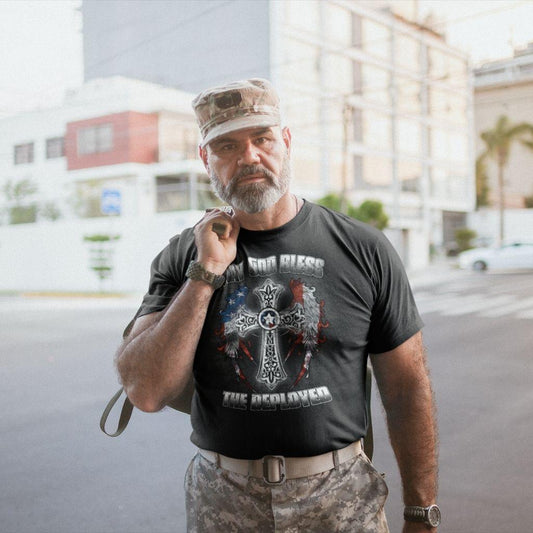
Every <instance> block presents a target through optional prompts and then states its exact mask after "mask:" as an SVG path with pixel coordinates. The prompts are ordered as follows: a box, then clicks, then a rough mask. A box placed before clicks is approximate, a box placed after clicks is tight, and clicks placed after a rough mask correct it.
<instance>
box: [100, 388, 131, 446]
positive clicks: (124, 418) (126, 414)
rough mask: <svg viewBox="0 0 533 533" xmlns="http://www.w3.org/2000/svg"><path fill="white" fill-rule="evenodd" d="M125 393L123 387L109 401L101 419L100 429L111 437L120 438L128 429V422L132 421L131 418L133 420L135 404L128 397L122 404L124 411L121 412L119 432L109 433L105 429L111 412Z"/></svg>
mask: <svg viewBox="0 0 533 533" xmlns="http://www.w3.org/2000/svg"><path fill="white" fill-rule="evenodd" d="M123 391H124V388H123V387H121V388H120V389H119V390H118V391H117V392H116V394H115V395H114V396H113V398H111V400H109V402H108V404H107V405H106V408H105V409H104V412H103V413H102V416H101V418H100V429H101V430H102V431H103V432H104V433H105V434H106V435H108V436H109V437H118V436H119V435H120V434H121V433H122V432H123V431H124V430H125V429H126V426H127V425H128V422H129V421H130V418H131V412H132V411H133V404H132V403H131V402H130V400H129V398H128V397H127V396H126V398H125V400H124V403H123V404H122V411H121V412H120V418H119V421H118V426H117V430H116V431H115V433H108V432H107V431H106V429H105V425H106V422H107V417H108V416H109V413H110V412H111V410H112V409H113V407H114V406H115V404H116V403H117V402H118V399H119V398H120V396H121V394H122V392H123Z"/></svg>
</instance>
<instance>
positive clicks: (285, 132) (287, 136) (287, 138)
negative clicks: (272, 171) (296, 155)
mask: <svg viewBox="0 0 533 533" xmlns="http://www.w3.org/2000/svg"><path fill="white" fill-rule="evenodd" d="M281 135H282V136H283V142H284V143H285V146H286V147H287V152H288V153H289V154H290V153H291V143H292V135H291V130H290V129H289V128H288V127H287V126H285V127H284V128H283V129H282V130H281Z"/></svg>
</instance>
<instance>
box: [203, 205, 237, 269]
mask: <svg viewBox="0 0 533 533" xmlns="http://www.w3.org/2000/svg"><path fill="white" fill-rule="evenodd" d="M239 230H240V226H239V223H238V222H237V220H236V219H235V218H234V217H232V216H231V215H229V214H228V213H225V212H224V211H222V210H220V209H212V210H208V211H207V212H206V214H205V215H204V218H202V220H201V221H200V222H199V223H198V224H197V225H196V226H195V228H194V237H195V242H196V248H197V249H198V261H199V262H200V263H201V264H202V266H203V267H204V268H205V269H206V270H208V271H209V272H213V273H214V274H218V275H221V274H224V272H225V271H226V269H227V268H228V266H229V265H230V264H231V262H232V261H233V260H234V259H235V256H236V254H237V236H238V235H239Z"/></svg>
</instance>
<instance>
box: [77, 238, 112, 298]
mask: <svg viewBox="0 0 533 533" xmlns="http://www.w3.org/2000/svg"><path fill="white" fill-rule="evenodd" d="M118 239H120V235H108V234H105V233H96V234H94V235H85V236H84V237H83V240H84V241H85V242H88V243H89V244H90V246H91V248H90V256H89V262H90V263H89V268H90V269H91V270H93V271H94V273H95V274H96V275H97V277H98V279H99V280H100V292H103V287H104V280H106V279H108V278H110V277H111V274H112V273H113V252H114V250H113V246H112V243H113V241H117V240H118Z"/></svg>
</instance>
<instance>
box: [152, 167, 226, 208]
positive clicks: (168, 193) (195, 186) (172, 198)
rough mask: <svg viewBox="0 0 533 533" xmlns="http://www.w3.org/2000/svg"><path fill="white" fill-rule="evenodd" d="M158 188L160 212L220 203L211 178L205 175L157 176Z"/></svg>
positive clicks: (205, 206)
mask: <svg viewBox="0 0 533 533" xmlns="http://www.w3.org/2000/svg"><path fill="white" fill-rule="evenodd" d="M156 190H157V211H158V212H159V213H162V212H165V211H181V210H187V209H206V208H207V207H213V206H216V205H220V200H219V199H218V198H217V197H216V196H215V194H214V193H213V191H212V190H211V185H210V181H209V178H208V177H207V176H203V175H200V176H198V175H194V174H179V175H174V176H157V178H156Z"/></svg>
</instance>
